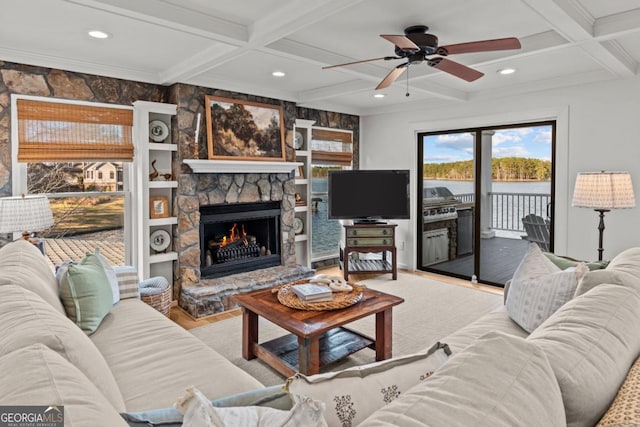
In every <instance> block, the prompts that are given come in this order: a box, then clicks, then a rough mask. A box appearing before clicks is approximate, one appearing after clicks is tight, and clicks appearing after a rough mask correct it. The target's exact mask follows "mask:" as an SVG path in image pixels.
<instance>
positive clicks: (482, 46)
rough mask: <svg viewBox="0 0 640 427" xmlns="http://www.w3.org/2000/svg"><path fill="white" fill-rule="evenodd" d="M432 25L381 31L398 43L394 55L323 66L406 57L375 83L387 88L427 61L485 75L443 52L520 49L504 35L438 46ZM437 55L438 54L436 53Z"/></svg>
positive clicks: (468, 76)
mask: <svg viewBox="0 0 640 427" xmlns="http://www.w3.org/2000/svg"><path fill="white" fill-rule="evenodd" d="M428 30H429V27H427V26H426V25H413V26H411V27H407V28H406V29H405V30H404V35H403V36H401V35H387V34H381V35H380V37H382V38H383V39H385V40H388V41H390V42H391V43H393V44H394V45H395V56H383V57H380V58H372V59H365V60H362V61H354V62H347V63H345V64H338V65H330V66H327V67H322V68H323V69H329V68H336V67H344V66H347V65H355V64H362V63H364V62H373V61H381V60H385V61H390V60H393V59H406V60H407V62H405V63H403V64H400V65H398V66H397V67H395V68H394V69H393V70H391V71H390V72H389V74H387V76H386V77H385V78H384V79H382V81H381V82H380V83H379V84H378V86H376V90H378V89H384V88H386V87H388V86H390V85H391V84H392V83H393V82H395V81H396V79H397V78H398V77H400V76H401V75H402V73H404V72H405V71H406V69H407V68H408V67H409V65H416V64H420V63H422V62H426V63H427V65H429V66H430V67H433V68H436V69H438V70H441V71H444V72H445V73H449V74H451V75H453V76H456V77H459V78H461V79H463V80H466V81H468V82H472V81H474V80H477V79H479V78H480V77H482V76H483V75H484V73H481V72H480V71H478V70H474V69H473V68H470V67H467V66H466V65H463V64H460V63H459V62H455V61H452V60H450V59H447V58H443V56H449V55H455V54H459V53H476V52H487V51H492V50H509V49H520V47H521V46H520V41H519V40H518V39H517V38H515V37H507V38H504V39H494V40H479V41H475V42H467V43H458V44H450V45H447V46H438V37H436V36H434V35H433V34H427V31H428ZM433 55H438V56H435V57H434V56H433Z"/></svg>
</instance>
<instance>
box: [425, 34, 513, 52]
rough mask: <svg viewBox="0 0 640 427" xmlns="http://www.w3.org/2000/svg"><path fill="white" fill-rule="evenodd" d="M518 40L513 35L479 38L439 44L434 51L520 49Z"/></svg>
mask: <svg viewBox="0 0 640 427" xmlns="http://www.w3.org/2000/svg"><path fill="white" fill-rule="evenodd" d="M521 47H522V46H521V45H520V40H518V39H517V38H515V37H507V38H505V39H495V40H480V41H476V42H468V43H458V44H450V45H448V46H440V47H439V48H438V50H437V51H436V53H437V54H438V55H444V56H447V55H455V54H458V53H475V52H487V51H492V50H509V49H520V48H521Z"/></svg>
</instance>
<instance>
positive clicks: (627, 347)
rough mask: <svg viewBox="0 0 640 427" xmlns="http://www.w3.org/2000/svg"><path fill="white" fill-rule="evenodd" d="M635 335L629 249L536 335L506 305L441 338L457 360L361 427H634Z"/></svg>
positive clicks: (638, 404)
mask: <svg viewBox="0 0 640 427" xmlns="http://www.w3.org/2000/svg"><path fill="white" fill-rule="evenodd" d="M639 328H640V248H631V249H628V250H626V251H624V252H623V253H621V254H619V255H618V256H616V257H615V258H614V259H613V260H611V262H610V263H609V265H608V266H607V268H606V269H604V270H598V271H593V272H590V273H588V274H587V275H586V276H585V277H584V278H583V279H582V281H581V282H580V284H579V285H578V289H577V290H576V296H575V297H574V298H573V299H571V300H570V301H569V302H567V303H566V304H564V305H563V306H562V307H560V308H559V309H558V310H557V311H556V312H555V313H554V314H552V315H551V316H550V317H549V318H548V319H546V320H545V321H544V322H543V323H542V324H541V325H540V326H539V327H537V328H536V329H535V330H534V331H533V332H532V333H531V334H528V333H527V332H526V331H524V330H523V329H522V328H520V327H519V326H518V325H517V324H516V323H515V322H513V321H512V320H511V319H510V317H509V315H508V313H507V310H506V308H505V307H504V306H502V307H499V308H498V309H496V310H494V311H493V312H491V313H489V314H487V315H485V316H483V317H481V318H480V319H478V320H477V321H475V322H473V323H472V324H470V325H468V326H467V327H465V328H462V329H460V330H459V331H457V332H455V333H453V334H451V335H450V336H448V337H445V338H443V339H442V340H441V341H442V342H444V343H447V344H448V345H449V346H450V348H451V350H452V352H453V356H452V357H451V358H450V359H449V360H448V361H447V362H446V363H445V364H444V365H443V366H442V367H440V368H439V369H438V370H436V372H435V373H434V374H433V375H432V376H431V377H430V378H429V379H428V380H427V381H423V382H421V383H419V384H418V385H416V386H414V387H413V388H411V389H410V390H408V391H407V392H405V393H403V394H401V395H400V396H399V397H398V398H397V399H396V400H394V401H393V402H391V403H390V404H388V405H386V406H384V407H382V408H381V409H379V410H377V411H375V412H374V413H373V414H371V416H369V418H367V419H366V420H365V421H364V422H363V423H362V424H361V425H362V426H382V425H385V426H391V425H394V426H396V425H398V426H448V427H449V426H460V427H462V426H468V425H474V426H492V427H493V426H505V427H506V426H515V425H518V426H540V427H550V426H566V425H568V426H571V427H587V426H594V425H599V426H600V425H602V426H605V425H606V426H618V427H622V426H638V425H640V400H639V399H638V398H637V396H638V393H637V390H638V388H639V386H640V362H636V361H637V359H638V356H639V355H640V333H638V330H639ZM632 368H633V369H632ZM630 369H631V372H630ZM627 374H629V375H628V376H627ZM621 386H622V388H621ZM616 394H618V396H617V397H616ZM614 398H615V402H614ZM612 403H613V405H612ZM603 415H604V419H602V418H603ZM599 423H601V424H599Z"/></svg>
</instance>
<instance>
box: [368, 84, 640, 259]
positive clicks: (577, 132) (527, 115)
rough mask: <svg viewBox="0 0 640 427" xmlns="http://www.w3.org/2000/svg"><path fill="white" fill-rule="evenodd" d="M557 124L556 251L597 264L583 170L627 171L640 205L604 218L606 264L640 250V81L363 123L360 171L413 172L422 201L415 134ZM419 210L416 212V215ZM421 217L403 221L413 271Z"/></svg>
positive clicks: (433, 108)
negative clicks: (579, 201) (577, 202)
mask: <svg viewBox="0 0 640 427" xmlns="http://www.w3.org/2000/svg"><path fill="white" fill-rule="evenodd" d="M547 119H556V120H557V134H556V156H557V157H556V210H555V218H554V220H555V232H556V235H555V251H556V253H559V254H566V255H570V256H573V257H576V258H583V259H597V247H598V230H597V226H598V214H597V213H596V212H594V211H593V210H591V209H583V208H574V207H571V198H572V196H573V186H574V183H575V179H576V174H577V173H578V172H585V171H599V170H607V171H622V170H624V171H629V172H630V173H631V177H632V180H633V182H634V186H635V189H636V199H637V203H638V205H639V207H637V208H634V209H626V210H614V211H612V212H609V213H607V214H606V217H605V224H606V230H605V233H604V249H605V252H604V258H605V259H608V258H611V257H613V256H614V255H616V254H617V253H619V252H621V251H622V250H624V249H626V248H628V247H631V246H640V221H639V220H640V210H639V209H640V197H639V196H640V192H639V190H638V189H640V77H634V78H629V79H625V80H616V81H608V82H601V83H594V84H589V85H581V86H573V87H568V88H563V89H553V90H546V91H541V92H537V93H528V94H521V95H517V96H510V97H505V98H494V99H488V98H485V99H472V100H470V101H468V102H462V103H460V104H457V105H449V106H438V102H437V101H435V102H430V103H425V104H424V105H423V106H414V105H412V110H411V111H409V112H402V113H392V114H381V115H369V116H363V117H362V118H361V138H360V167H361V169H375V168H389V169H391V168H397V169H411V171H412V174H411V175H412V176H411V179H412V186H411V198H412V199H411V200H412V204H415V200H416V185H417V184H416V173H415V172H416V163H417V160H416V157H417V138H416V134H417V132H423V131H435V130H450V129H460V128H466V127H471V126H485V125H489V126H493V125H502V124H513V123H523V122H528V121H537V120H547ZM414 210H415V209H414ZM415 216H416V213H415V212H412V219H411V220H405V221H398V223H399V226H398V241H399V242H402V241H404V242H405V249H404V250H400V251H399V252H398V263H399V264H400V265H402V266H404V267H408V268H415V267H416V262H415V253H416V238H415V230H416V218H415Z"/></svg>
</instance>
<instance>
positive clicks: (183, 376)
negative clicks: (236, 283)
mask: <svg viewBox="0 0 640 427" xmlns="http://www.w3.org/2000/svg"><path fill="white" fill-rule="evenodd" d="M122 295H124V293H123V294H122ZM0 372H2V377H3V378H2V381H0V405H18V404H20V405H54V404H55V405H64V411H65V421H66V425H72V426H119V425H122V426H126V425H127V423H125V422H124V420H123V419H122V417H121V416H120V415H119V414H120V413H122V412H135V411H143V410H149V409H155V408H164V407H170V406H172V405H173V404H174V402H175V401H176V398H177V397H178V396H181V395H183V394H184V391H185V389H186V388H187V387H188V386H191V385H195V386H196V387H197V388H198V389H199V390H201V391H202V392H203V393H205V395H207V396H208V397H210V398H212V399H215V398H218V397H223V396H227V395H233V394H236V393H239V392H243V391H247V390H252V389H256V388H262V387H263V386H262V384H260V383H259V382H258V381H257V380H255V379H254V378H252V377H250V376H249V375H248V374H246V373H245V372H244V371H242V370H241V369H239V368H237V367H235V366H234V365H233V364H232V363H231V362H229V361H228V360H226V359H225V358H224V357H222V356H221V355H220V354H218V353H217V352H215V351H214V350H212V349H211V348H209V347H208V346H207V345H206V344H204V343H203V342H201V341H200V340H199V339H197V338H195V337H194V336H193V335H191V334H190V333H189V332H187V331H185V330H184V329H182V328H181V327H180V326H178V325H177V324H175V323H173V322H172V321H170V320H169V319H167V318H166V317H165V316H163V315H162V314H161V313H159V312H158V311H156V310H154V309H153V308H151V307H150V306H148V305H147V304H145V303H144V302H142V301H141V300H140V299H138V298H135V297H134V298H126V299H121V300H120V301H119V302H118V303H117V304H115V305H114V306H113V308H112V309H111V311H110V312H109V314H108V315H107V316H106V317H105V318H104V320H103V321H102V323H101V324H100V326H99V328H98V329H97V330H96V331H95V332H94V333H93V334H91V335H89V336H87V335H86V334H85V333H84V332H82V331H81V330H80V329H79V328H78V327H77V326H76V325H75V324H74V323H73V322H72V321H71V320H69V319H68V318H67V316H66V314H65V310H64V308H63V305H62V303H61V302H60V297H59V293H58V284H57V282H56V279H55V276H54V274H53V271H51V268H50V267H49V266H48V265H47V263H46V261H45V259H44V257H43V256H42V254H41V253H40V251H38V249H37V248H36V247H35V246H33V245H32V244H30V243H28V242H26V241H24V240H19V241H16V242H13V243H10V244H8V245H6V246H4V247H3V248H2V249H0Z"/></svg>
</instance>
